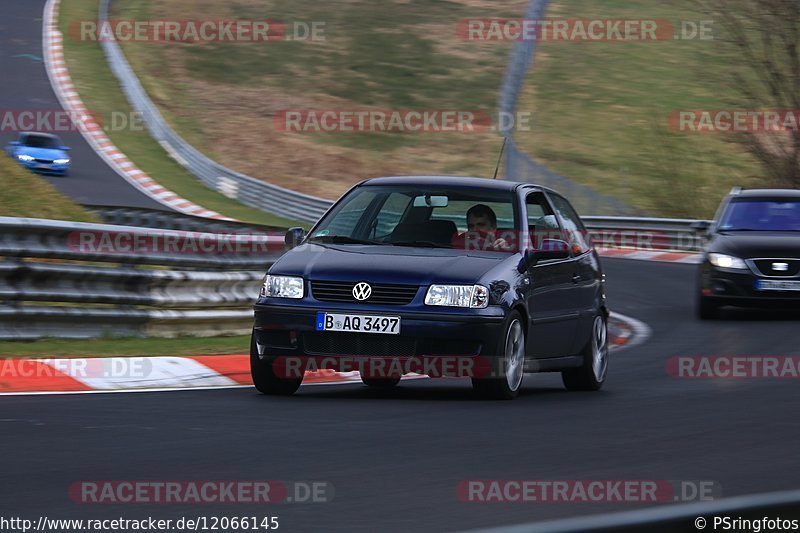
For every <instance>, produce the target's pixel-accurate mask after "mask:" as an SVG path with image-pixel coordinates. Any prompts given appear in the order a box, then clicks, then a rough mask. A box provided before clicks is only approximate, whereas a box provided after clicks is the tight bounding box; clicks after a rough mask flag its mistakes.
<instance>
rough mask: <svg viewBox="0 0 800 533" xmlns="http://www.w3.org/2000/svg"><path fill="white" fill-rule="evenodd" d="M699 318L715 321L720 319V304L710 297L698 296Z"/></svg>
mask: <svg viewBox="0 0 800 533" xmlns="http://www.w3.org/2000/svg"><path fill="white" fill-rule="evenodd" d="M697 318H699V319H700V320H714V319H715V318H719V304H718V303H717V302H716V301H714V300H713V299H712V298H709V297H708V296H703V295H698V296H697Z"/></svg>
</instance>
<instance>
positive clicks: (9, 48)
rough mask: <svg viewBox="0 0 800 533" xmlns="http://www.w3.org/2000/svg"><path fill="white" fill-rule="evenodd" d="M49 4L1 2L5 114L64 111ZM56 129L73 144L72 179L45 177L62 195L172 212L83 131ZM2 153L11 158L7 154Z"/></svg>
mask: <svg viewBox="0 0 800 533" xmlns="http://www.w3.org/2000/svg"><path fill="white" fill-rule="evenodd" d="M44 5H45V0H3V1H2V4H0V7H1V8H2V16H0V73H2V82H0V110H2V111H4V112H7V111H11V112H22V111H34V112H39V114H41V113H42V112H44V111H56V110H60V109H61V105H60V104H59V102H58V99H57V98H56V95H55V93H54V92H53V89H52V87H51V86H50V81H49V79H48V77H47V72H46V71H45V67H44V62H43V61H42V13H43V11H44ZM67 38H68V37H67ZM15 133H16V132H14V131H7V130H6V129H4V128H0V147H5V145H6V144H7V143H8V142H9V141H12V140H14V139H15V138H16V135H15ZM56 133H57V134H58V135H59V137H61V139H62V140H63V141H64V143H65V144H66V145H67V146H69V147H71V148H72V150H71V151H70V159H71V160H72V168H71V170H70V175H69V176H67V177H57V176H46V177H45V179H47V181H49V182H50V183H52V184H53V185H54V186H55V187H56V188H58V190H60V191H61V192H62V193H64V194H66V195H67V196H69V197H70V198H72V199H73V200H75V201H77V202H79V203H82V204H87V205H110V206H128V207H141V208H149V209H162V210H169V209H168V208H167V207H165V206H164V205H162V204H160V203H158V202H156V201H155V200H152V199H151V198H149V197H148V196H146V195H145V194H143V193H141V192H139V191H138V190H137V189H135V188H134V187H133V186H131V185H130V184H129V183H128V182H127V181H125V179H123V178H122V177H121V176H120V175H119V174H117V173H116V172H115V171H114V170H113V169H111V168H110V167H109V166H108V165H106V163H105V161H103V160H102V159H101V158H100V156H98V155H97V154H96V153H95V152H94V150H92V148H91V147H90V146H89V145H88V144H87V143H86V141H85V140H84V139H83V137H82V136H81V134H80V133H78V132H64V133H62V132H56ZM0 156H3V157H6V155H5V152H2V153H0ZM24 193H25V192H24V191H20V194H24ZM0 215H2V213H0Z"/></svg>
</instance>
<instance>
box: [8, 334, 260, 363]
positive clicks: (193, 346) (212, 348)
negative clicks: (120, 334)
mask: <svg viewBox="0 0 800 533" xmlns="http://www.w3.org/2000/svg"><path fill="white" fill-rule="evenodd" d="M249 349H250V337H249V336H246V335H244V336H231V337H181V338H176V339H161V338H152V339H140V338H115V339H92V340H71V339H42V340H38V341H30V342H23V341H14V342H3V343H0V357H4V358H35V357H112V356H157V355H165V356H189V355H238V354H246V353H249Z"/></svg>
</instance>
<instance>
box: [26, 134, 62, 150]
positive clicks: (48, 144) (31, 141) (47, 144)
mask: <svg viewBox="0 0 800 533" xmlns="http://www.w3.org/2000/svg"><path fill="white" fill-rule="evenodd" d="M24 144H25V146H30V147H31V148H50V149H58V148H59V147H60V146H61V141H59V140H58V138H57V137H49V136H47V135H28V136H27V137H26V138H25V141H24Z"/></svg>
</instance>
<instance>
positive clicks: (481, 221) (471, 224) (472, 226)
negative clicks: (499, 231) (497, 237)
mask: <svg viewBox="0 0 800 533" xmlns="http://www.w3.org/2000/svg"><path fill="white" fill-rule="evenodd" d="M467 229H468V230H469V231H492V230H494V229H496V228H495V227H494V226H493V225H492V223H491V222H490V221H489V217H476V216H474V215H470V216H468V217H467Z"/></svg>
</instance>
